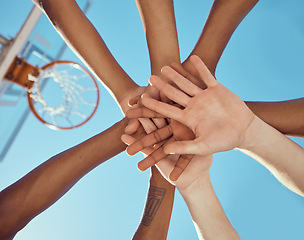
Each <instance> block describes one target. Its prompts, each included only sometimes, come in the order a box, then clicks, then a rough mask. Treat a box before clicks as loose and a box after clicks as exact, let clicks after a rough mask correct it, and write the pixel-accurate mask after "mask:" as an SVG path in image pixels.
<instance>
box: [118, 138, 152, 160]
mask: <svg viewBox="0 0 304 240" xmlns="http://www.w3.org/2000/svg"><path fill="white" fill-rule="evenodd" d="M136 140H137V139H136V138H134V137H132V136H130V135H128V134H123V135H122V136H121V141H123V142H124V143H125V144H127V145H131V144H132V143H134V142H136ZM154 150H155V149H154V148H153V147H148V148H145V149H142V151H141V152H142V153H144V154H146V155H149V154H151V153H152V152H153V151H154ZM127 153H128V152H127Z"/></svg>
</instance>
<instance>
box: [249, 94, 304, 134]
mask: <svg viewBox="0 0 304 240" xmlns="http://www.w3.org/2000/svg"><path fill="white" fill-rule="evenodd" d="M246 104H247V106H248V107H249V108H250V109H251V111H253V112H254V114H255V115H257V116H258V117H259V118H261V119H262V120H263V121H264V122H266V123H268V124H269V125H271V126H272V127H274V128H275V129H277V130H278V131H280V132H281V133H283V134H286V135H290V136H297V137H304V98H299V99H293V100H288V101H280V102H246Z"/></svg>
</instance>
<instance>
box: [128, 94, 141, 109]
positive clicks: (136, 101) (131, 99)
mask: <svg viewBox="0 0 304 240" xmlns="http://www.w3.org/2000/svg"><path fill="white" fill-rule="evenodd" d="M139 100H140V96H136V97H133V98H130V99H129V102H128V105H129V106H130V107H132V106H133V105H134V104H136V103H138V101H139Z"/></svg>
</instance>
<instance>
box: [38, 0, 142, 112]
mask: <svg viewBox="0 0 304 240" xmlns="http://www.w3.org/2000/svg"><path fill="white" fill-rule="evenodd" d="M33 1H34V3H35V4H37V5H38V6H39V7H40V8H41V9H42V10H43V11H44V12H45V14H46V15H47V16H48V18H49V19H50V21H51V23H52V24H53V25H54V27H55V29H56V31H57V32H58V33H59V34H60V35H61V37H62V38H63V39H64V40H65V42H66V43H67V44H68V45H69V47H70V48H71V49H72V50H73V51H74V52H75V53H76V54H77V55H78V57H79V58H80V59H81V60H82V61H83V62H84V63H85V64H86V65H87V66H88V68H89V69H90V70H91V71H92V72H93V73H95V75H96V76H97V77H98V78H99V80H100V81H101V82H102V83H103V84H104V85H105V86H106V87H107V88H108V89H109V90H110V91H111V92H112V93H113V95H114V97H115V98H116V100H117V101H118V103H119V104H120V106H121V108H122V110H123V111H124V112H125V111H127V109H128V99H129V98H130V95H132V93H133V92H134V91H136V89H138V85H137V84H136V83H134V82H133V80H132V79H131V78H130V77H129V76H128V75H127V74H126V72H125V71H124V70H123V69H122V68H121V66H120V65H119V64H118V63H117V62H116V60H115V58H114V57H113V56H112V54H111V52H110V51H109V49H108V48H107V46H106V44H105V42H104V41H103V39H102V38H101V36H100V35H99V33H98V32H97V30H96V29H95V27H94V26H93V24H92V23H91V22H90V21H89V20H88V19H87V17H86V16H85V14H84V13H83V12H82V10H81V9H80V8H79V6H78V5H77V3H76V1H75V0H65V1H61V0H33ZM79 33H81V34H79ZM137 91H138V90H137Z"/></svg>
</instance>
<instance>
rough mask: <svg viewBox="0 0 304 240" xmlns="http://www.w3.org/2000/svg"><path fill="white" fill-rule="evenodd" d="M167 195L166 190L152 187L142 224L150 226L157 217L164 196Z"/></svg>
mask: <svg viewBox="0 0 304 240" xmlns="http://www.w3.org/2000/svg"><path fill="white" fill-rule="evenodd" d="M165 194H166V189H165V188H158V187H154V186H151V187H150V189H149V192H148V199H147V203H146V207H145V212H144V216H143V218H142V222H141V223H142V224H143V225H145V226H149V225H150V224H151V222H152V220H153V217H154V216H155V214H156V212H157V210H158V208H159V206H160V204H161V202H162V200H163V198H164V196H165Z"/></svg>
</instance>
